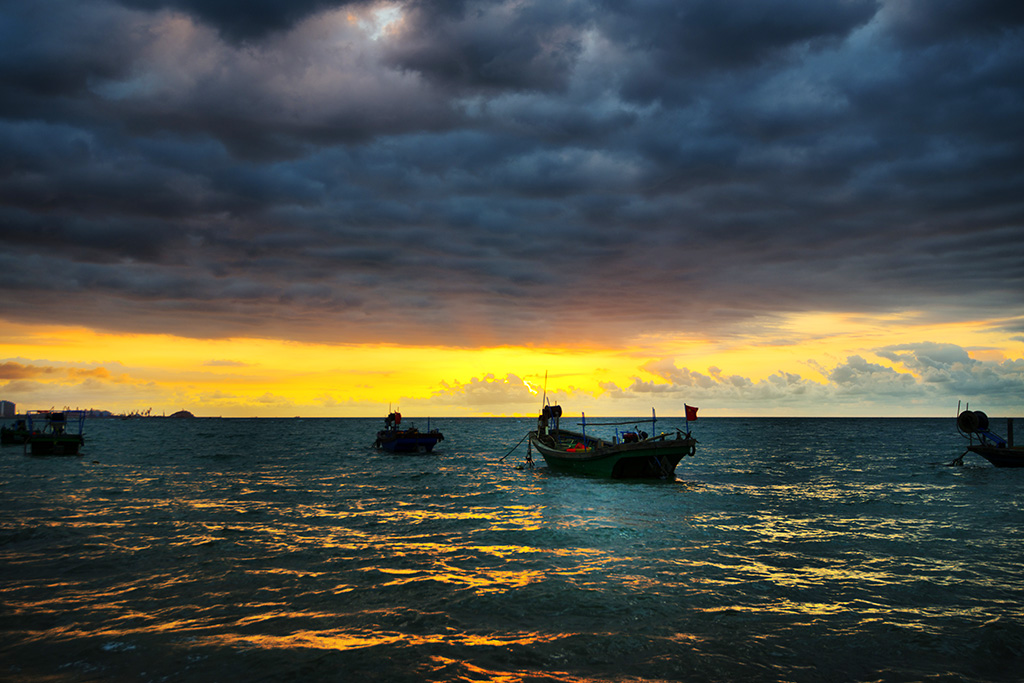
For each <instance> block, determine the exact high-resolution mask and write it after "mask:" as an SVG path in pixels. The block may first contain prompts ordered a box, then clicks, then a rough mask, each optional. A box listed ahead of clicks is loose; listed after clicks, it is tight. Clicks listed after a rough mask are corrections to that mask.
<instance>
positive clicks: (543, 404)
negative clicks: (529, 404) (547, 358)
mask: <svg viewBox="0 0 1024 683" xmlns="http://www.w3.org/2000/svg"><path fill="white" fill-rule="evenodd" d="M547 404H548V371H547V370H545V371H544V396H543V397H542V398H541V399H540V409H541V411H542V412H543V410H544V406H546V405H547Z"/></svg>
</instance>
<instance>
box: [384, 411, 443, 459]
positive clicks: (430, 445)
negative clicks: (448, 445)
mask: <svg viewBox="0 0 1024 683" xmlns="http://www.w3.org/2000/svg"><path fill="white" fill-rule="evenodd" d="M401 424H402V414H401V413H399V412H398V411H395V412H393V413H388V416H387V417H386V418H385V419H384V429H382V430H380V431H379V432H377V440H376V441H375V442H374V444H373V445H374V447H376V448H383V449H384V450H386V451H389V452H391V453H430V452H431V451H432V450H434V446H436V445H437V444H438V442H440V441H444V434H442V433H441V432H439V431H438V430H436V429H431V428H430V420H427V431H425V432H421V431H420V430H418V429H417V428H416V427H415V426H412V427H407V428H405V429H401V428H400V425H401Z"/></svg>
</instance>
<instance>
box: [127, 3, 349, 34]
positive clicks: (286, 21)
mask: <svg viewBox="0 0 1024 683" xmlns="http://www.w3.org/2000/svg"><path fill="white" fill-rule="evenodd" d="M119 2H120V4H122V5H124V6H126V7H134V8H138V9H143V10H159V9H164V8H167V9H175V10H179V11H182V12H185V13H187V14H190V15H192V16H194V17H196V18H197V19H198V20H200V21H202V22H204V23H208V24H210V25H211V26H213V27H215V28H216V29H217V30H218V31H219V32H220V33H221V34H222V35H224V36H225V37H226V38H228V39H229V40H233V41H246V40H256V39H259V38H262V37H265V36H266V35H267V34H268V33H273V32H275V31H286V30H288V29H290V28H291V27H292V26H294V25H295V24H296V23H297V22H298V21H300V20H302V19H305V18H306V17H308V16H309V15H311V14H314V13H316V12H319V11H321V10H323V9H326V8H330V7H344V6H346V5H355V4H360V3H359V0H351V1H350V0H119Z"/></svg>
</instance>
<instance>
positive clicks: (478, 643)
mask: <svg viewBox="0 0 1024 683" xmlns="http://www.w3.org/2000/svg"><path fill="white" fill-rule="evenodd" d="M572 635H575V634H572V633H530V632H520V633H502V634H501V635H500V636H494V635H480V634H472V633H458V632H454V631H452V632H449V633H433V634H409V633H401V632H397V631H353V632H344V631H296V632H295V633H290V634H288V635H263V634H253V635H245V634H239V633H224V634H218V635H211V636H204V637H201V638H196V639H195V640H194V641H193V642H195V643H196V644H199V645H214V646H236V645H244V646H248V647H258V648H264V649H268V650H269V649H292V648H310V649H317V650H358V649H361V648H367V647H375V646H379V645H392V644H395V643H401V644H402V645H403V646H421V645H457V646H462V647H508V646H511V645H537V644H539V643H549V642H557V641H558V640H561V639H562V638H566V637H569V636H572Z"/></svg>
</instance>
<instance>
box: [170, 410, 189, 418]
mask: <svg viewBox="0 0 1024 683" xmlns="http://www.w3.org/2000/svg"><path fill="white" fill-rule="evenodd" d="M167 417H195V415H193V414H192V413H190V412H188V411H187V410H179V411H178V412H176V413H171V414H170V415H168V416H167Z"/></svg>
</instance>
